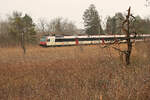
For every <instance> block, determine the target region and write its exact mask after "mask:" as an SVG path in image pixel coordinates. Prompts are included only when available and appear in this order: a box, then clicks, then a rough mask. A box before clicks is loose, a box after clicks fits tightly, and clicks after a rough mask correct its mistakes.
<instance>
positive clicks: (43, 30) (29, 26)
mask: <svg viewBox="0 0 150 100" xmlns="http://www.w3.org/2000/svg"><path fill="white" fill-rule="evenodd" d="M125 17H126V16H125V14H123V13H121V12H118V13H116V14H115V15H114V16H108V17H107V18H106V22H105V23H104V22H103V24H102V19H101V18H100V16H99V13H98V11H97V10H96V7H95V5H93V4H91V5H90V6H89V8H87V9H86V10H85V12H84V13H83V21H84V29H78V28H77V27H76V25H75V24H74V23H73V22H72V21H69V20H68V19H63V18H60V17H58V18H55V19H52V20H51V21H47V20H46V19H40V20H39V22H38V23H36V24H35V23H34V22H33V19H32V17H31V16H30V15H28V14H22V13H20V12H13V14H12V15H10V16H8V17H7V18H6V19H5V20H2V19H1V20H0V46H19V45H21V44H22V42H24V44H25V45H28V44H37V43H38V42H39V38H40V36H42V35H54V34H55V35H83V34H89V35H93V34H122V30H121V28H122V22H123V21H124V19H125ZM135 19H136V20H135V21H134V22H132V23H131V30H130V31H131V32H134V31H136V32H138V33H142V34H149V33H150V19H148V18H147V19H143V18H141V17H140V16H135ZM104 26H105V27H104ZM133 26H134V28H132V27H133ZM22 39H23V41H22Z"/></svg>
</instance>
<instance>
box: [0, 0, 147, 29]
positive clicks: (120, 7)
mask: <svg viewBox="0 0 150 100" xmlns="http://www.w3.org/2000/svg"><path fill="white" fill-rule="evenodd" d="M145 3H146V0H1V2H0V17H2V18H4V16H5V15H7V14H11V13H12V12H13V11H20V12H23V13H28V14H30V15H31V16H32V17H33V19H34V21H38V19H39V18H45V19H47V20H50V19H53V18H55V17H63V18H68V19H69V20H71V21H73V22H75V23H76V25H77V26H78V27H82V26H83V23H82V22H83V21H82V15H83V12H84V11H85V9H87V8H88V7H89V5H90V4H95V6H96V9H97V10H98V12H99V15H100V16H102V18H105V17H106V16H108V15H111V16H112V15H114V14H115V13H116V12H123V13H124V12H125V11H126V10H127V9H128V7H129V6H131V7H132V8H131V9H132V12H133V14H135V15H140V16H142V17H146V16H149V15H150V8H149V7H145Z"/></svg>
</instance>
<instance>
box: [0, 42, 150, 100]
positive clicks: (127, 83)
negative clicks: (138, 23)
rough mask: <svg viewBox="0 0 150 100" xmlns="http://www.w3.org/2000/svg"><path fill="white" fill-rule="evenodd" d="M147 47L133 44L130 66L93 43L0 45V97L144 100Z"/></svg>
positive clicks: (147, 95) (149, 91)
mask: <svg viewBox="0 0 150 100" xmlns="http://www.w3.org/2000/svg"><path fill="white" fill-rule="evenodd" d="M149 46H150V44H148V43H138V44H135V46H134V48H133V52H132V58H131V65H130V66H125V65H124V63H123V62H122V61H121V60H120V57H119V53H118V52H117V51H115V50H113V49H111V48H101V47H100V46H95V45H90V46H82V47H81V46H73V47H55V48H42V47H29V48H27V54H26V55H23V52H22V50H21V48H0V100H100V98H101V99H102V100H150V62H149V61H150V57H149V56H150V49H149ZM120 48H122V49H124V48H125V46H124V45H121V46H120Z"/></svg>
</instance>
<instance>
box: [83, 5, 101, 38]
mask: <svg viewBox="0 0 150 100" xmlns="http://www.w3.org/2000/svg"><path fill="white" fill-rule="evenodd" d="M83 20H84V26H85V31H86V33H87V34H89V35H91V34H100V33H102V27H101V24H100V22H101V20H100V17H99V14H98V12H97V10H96V8H95V5H93V4H91V5H90V6H89V8H88V9H86V10H85V12H84V15H83Z"/></svg>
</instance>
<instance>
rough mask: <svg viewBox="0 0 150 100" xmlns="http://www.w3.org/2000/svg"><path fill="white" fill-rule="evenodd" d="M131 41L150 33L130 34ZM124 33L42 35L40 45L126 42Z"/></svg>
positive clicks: (147, 35)
mask: <svg viewBox="0 0 150 100" xmlns="http://www.w3.org/2000/svg"><path fill="white" fill-rule="evenodd" d="M130 38H131V41H143V40H145V39H148V38H150V34H140V35H134V34H132V35H130ZM126 40H127V37H126V35H81V36H49V35H47V36H42V37H41V38H40V46H44V47H51V46H52V47H54V46H72V45H91V44H104V43H114V42H121V43H124V42H126Z"/></svg>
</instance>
